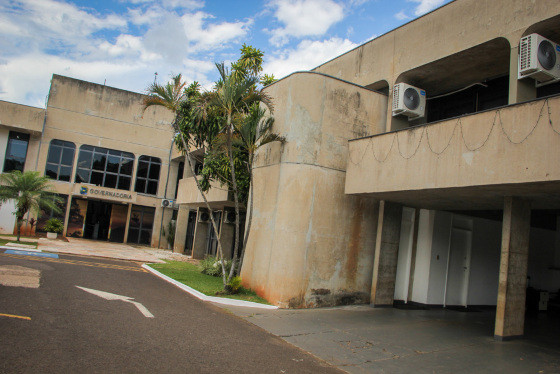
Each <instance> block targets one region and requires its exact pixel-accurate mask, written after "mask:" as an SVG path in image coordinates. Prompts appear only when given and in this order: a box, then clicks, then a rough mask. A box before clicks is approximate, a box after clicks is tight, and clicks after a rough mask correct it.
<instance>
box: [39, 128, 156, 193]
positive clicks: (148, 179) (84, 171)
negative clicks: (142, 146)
mask: <svg viewBox="0 0 560 374" xmlns="http://www.w3.org/2000/svg"><path fill="white" fill-rule="evenodd" d="M75 151H76V146H75V145H74V143H71V142H67V141H63V140H58V139H54V140H52V141H51V144H50V146H49V153H48V156H47V165H46V168H45V175H47V176H49V177H50V178H52V179H55V180H59V181H64V182H70V178H71V174H72V165H73V161H74V154H75ZM133 166H134V154H132V153H130V152H124V151H117V150H114V149H107V148H102V147H94V146H91V145H82V146H81V147H80V151H79V154H78V165H77V167H76V176H75V182H76V183H90V184H94V185H96V186H102V187H108V188H115V189H119V190H127V191H128V190H130V183H131V180H132V170H133ZM160 171H161V160H160V159H159V158H157V157H151V156H140V157H139V158H138V169H137V173H136V185H135V187H134V191H136V192H140V193H145V194H149V195H156V194H157V188H158V182H159V175H160Z"/></svg>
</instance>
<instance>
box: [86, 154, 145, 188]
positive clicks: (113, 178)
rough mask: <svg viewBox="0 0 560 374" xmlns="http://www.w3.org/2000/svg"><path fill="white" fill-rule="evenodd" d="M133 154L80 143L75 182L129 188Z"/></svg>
mask: <svg viewBox="0 0 560 374" xmlns="http://www.w3.org/2000/svg"><path fill="white" fill-rule="evenodd" d="M133 163H134V155H133V154H132V153H129V152H122V151H117V150H114V149H107V148H101V147H93V146H90V145H82V146H81V147H80V153H79V155H78V166H77V169H76V183H91V184H95V185H96V186H103V187H108V188H117V189H119V190H130V179H131V175H132V164H133Z"/></svg>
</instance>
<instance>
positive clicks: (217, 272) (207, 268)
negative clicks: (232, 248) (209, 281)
mask: <svg viewBox="0 0 560 374" xmlns="http://www.w3.org/2000/svg"><path fill="white" fill-rule="evenodd" d="M199 266H200V272H201V273H202V274H207V275H212V276H214V277H221V276H222V265H221V264H220V260H218V259H217V258H216V257H215V256H207V257H206V258H205V259H204V260H202V261H200V264H199ZM224 267H225V268H226V274H227V273H229V270H230V269H231V260H225V261H224Z"/></svg>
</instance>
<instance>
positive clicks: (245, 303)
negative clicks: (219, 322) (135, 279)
mask: <svg viewBox="0 0 560 374" xmlns="http://www.w3.org/2000/svg"><path fill="white" fill-rule="evenodd" d="M142 267H143V268H144V269H146V270H148V271H149V272H150V273H152V274H154V275H156V276H158V277H160V278H161V279H163V280H166V281H168V282H169V283H171V284H173V285H175V286H177V287H179V288H180V289H182V290H183V291H186V292H188V293H190V294H191V295H193V296H194V297H196V298H198V299H200V300H203V301H211V302H213V303H217V304H223V305H232V306H244V307H247V308H261V309H278V307H277V306H275V305H265V304H259V303H254V302H252V301H243V300H235V299H227V298H225V297H216V296H206V295H205V294H203V293H202V292H199V291H197V290H195V289H194V288H191V287H189V286H187V285H186V284H183V283H181V282H177V281H176V280H175V279H173V278H170V277H168V276H167V275H165V274H162V273H160V272H159V271H157V270H156V269H152V268H151V267H150V266H149V265H148V264H143V265H142Z"/></svg>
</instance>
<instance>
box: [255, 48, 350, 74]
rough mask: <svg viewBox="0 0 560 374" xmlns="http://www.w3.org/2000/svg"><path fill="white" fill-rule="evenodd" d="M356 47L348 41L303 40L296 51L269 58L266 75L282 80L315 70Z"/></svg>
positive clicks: (265, 65) (288, 51) (287, 51)
mask: <svg viewBox="0 0 560 374" xmlns="http://www.w3.org/2000/svg"><path fill="white" fill-rule="evenodd" d="M355 47H357V44H355V43H353V42H351V41H350V40H348V39H340V38H331V39H328V40H324V41H311V40H303V41H302V42H300V43H299V44H298V45H297V47H296V48H295V49H287V50H283V51H282V52H279V53H278V54H277V55H276V56H274V57H272V58H269V59H268V61H266V62H265V64H264V66H263V68H264V71H265V72H266V73H268V74H274V76H275V77H276V78H282V77H285V76H286V75H289V74H290V73H293V72H295V71H301V70H310V69H312V68H315V67H317V66H318V65H321V64H322V63H325V62H327V61H329V60H330V59H332V58H334V57H337V56H339V55H341V54H343V53H345V52H347V51H349V50H350V49H352V48H355Z"/></svg>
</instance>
